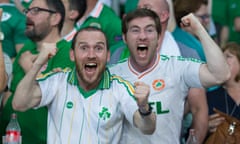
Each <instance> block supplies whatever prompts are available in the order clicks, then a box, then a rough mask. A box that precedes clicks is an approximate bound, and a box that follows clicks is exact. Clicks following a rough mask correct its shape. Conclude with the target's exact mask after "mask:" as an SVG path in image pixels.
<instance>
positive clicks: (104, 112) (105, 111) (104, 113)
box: [99, 107, 111, 120]
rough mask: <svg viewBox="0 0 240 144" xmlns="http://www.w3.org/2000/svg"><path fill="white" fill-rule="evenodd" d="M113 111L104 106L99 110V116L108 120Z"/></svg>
mask: <svg viewBox="0 0 240 144" xmlns="http://www.w3.org/2000/svg"><path fill="white" fill-rule="evenodd" d="M110 116H111V113H110V112H109V111H108V108H106V107H103V108H102V111H101V112H99V117H100V118H102V119H103V120H106V119H107V118H110Z"/></svg>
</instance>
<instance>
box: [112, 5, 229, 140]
mask: <svg viewBox="0 0 240 144" xmlns="http://www.w3.org/2000/svg"><path fill="white" fill-rule="evenodd" d="M182 22H183V23H184V25H185V26H186V27H185V28H187V29H188V30H190V31H192V32H195V34H197V35H198V37H199V38H200V39H201V42H202V44H203V45H204V50H205V52H206V56H208V57H207V60H208V62H207V65H206V64H201V63H199V62H200V61H198V60H195V59H184V58H182V57H171V56H169V57H168V56H163V55H161V56H160V55H159V53H158V51H159V47H158V44H159V39H160V34H161V25H160V20H159V17H158V15H157V14H156V13H154V12H153V11H151V10H149V9H136V10H135V11H133V12H131V13H128V14H127V15H126V16H125V17H124V19H123V39H124V41H125V42H126V44H127V45H128V48H129V50H130V52H131V54H130V57H129V58H128V59H126V60H125V61H123V62H121V63H119V64H116V65H114V66H112V67H111V68H110V71H111V72H112V73H115V74H116V75H120V76H121V77H123V78H124V79H126V80H129V81H130V82H132V83H134V82H135V81H139V80H141V81H143V82H145V83H147V84H149V85H150V86H151V93H150V96H149V102H150V105H152V106H153V109H154V111H155V112H156V114H157V128H156V131H155V133H154V134H153V135H151V136H146V135H142V134H140V133H139V132H138V130H136V129H135V128H133V127H132V126H130V125H129V124H128V123H127V122H126V123H125V124H124V130H125V131H124V133H123V139H122V140H123V141H122V143H124V144H125V143H127V144H130V143H143V144H146V143H156V144H159V143H162V144H166V143H171V144H178V143H179V141H180V140H179V138H180V131H181V125H182V116H183V110H184V102H185V98H186V96H187V94H188V90H189V88H190V87H201V86H203V87H209V86H211V85H215V84H220V83H222V82H224V81H225V80H226V79H227V78H229V70H228V66H227V64H226V61H225V59H224V57H223V54H222V52H221V50H220V48H219V47H218V46H217V45H216V44H215V43H214V42H213V40H212V39H211V38H210V36H209V35H208V34H207V32H206V31H205V29H204V28H203V27H202V25H201V24H200V22H199V21H198V19H197V18H196V17H195V16H194V15H192V14H189V15H187V16H185V17H184V18H183V19H182ZM216 59H218V60H220V61H221V62H222V63H224V68H223V67H222V66H223V65H222V63H221V64H220V63H217V64H216V63H214V62H215V61H216ZM176 71H177V72H176ZM219 72H221V73H223V75H225V76H224V77H222V74H220V73H219ZM217 79H218V80H217Z"/></svg>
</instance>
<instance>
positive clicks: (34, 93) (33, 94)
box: [12, 64, 41, 111]
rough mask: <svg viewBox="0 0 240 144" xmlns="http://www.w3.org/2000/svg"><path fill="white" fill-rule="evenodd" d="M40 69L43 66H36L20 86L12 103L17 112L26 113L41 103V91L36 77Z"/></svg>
mask: <svg viewBox="0 0 240 144" xmlns="http://www.w3.org/2000/svg"><path fill="white" fill-rule="evenodd" d="M40 68H41V65H38V64H34V65H33V67H32V68H31V69H30V71H29V72H28V73H27V74H26V75H25V76H24V78H23V79H22V80H21V81H20V83H19V84H18V86H17V89H16V91H15V94H14V98H13V102H12V105H13V108H14V109H15V110H19V111H25V110H27V109H29V108H31V107H34V106H36V105H37V104H38V103H39V101H40V98H41V91H40V88H39V85H38V84H37V81H36V76H37V74H38V72H39V70H40Z"/></svg>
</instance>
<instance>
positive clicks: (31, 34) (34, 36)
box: [25, 29, 47, 42]
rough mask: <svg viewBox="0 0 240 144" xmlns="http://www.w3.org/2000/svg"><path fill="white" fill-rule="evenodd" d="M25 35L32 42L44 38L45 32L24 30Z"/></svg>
mask: <svg viewBox="0 0 240 144" xmlns="http://www.w3.org/2000/svg"><path fill="white" fill-rule="evenodd" d="M25 35H26V36H27V37H28V38H29V39H31V40H32V41H34V42H38V41H41V40H43V39H44V38H45V37H46V35H47V34H46V32H44V31H43V32H41V33H37V32H36V30H35V29H33V30H26V31H25Z"/></svg>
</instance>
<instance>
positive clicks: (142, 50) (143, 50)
mask: <svg viewBox="0 0 240 144" xmlns="http://www.w3.org/2000/svg"><path fill="white" fill-rule="evenodd" d="M147 52H148V47H147V45H138V47H137V54H138V56H139V57H141V58H146V57H147Z"/></svg>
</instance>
